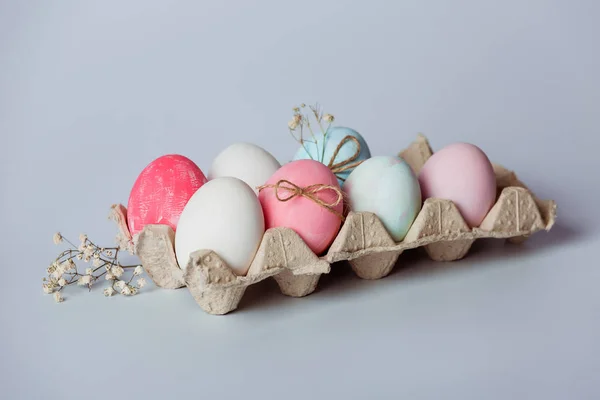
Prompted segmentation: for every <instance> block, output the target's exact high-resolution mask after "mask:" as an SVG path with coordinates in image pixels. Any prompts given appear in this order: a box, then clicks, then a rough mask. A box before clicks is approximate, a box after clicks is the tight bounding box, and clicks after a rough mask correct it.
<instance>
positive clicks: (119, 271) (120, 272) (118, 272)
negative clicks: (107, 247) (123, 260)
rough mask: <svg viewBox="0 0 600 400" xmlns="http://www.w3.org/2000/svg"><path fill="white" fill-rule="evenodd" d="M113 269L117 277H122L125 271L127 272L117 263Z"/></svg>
mask: <svg viewBox="0 0 600 400" xmlns="http://www.w3.org/2000/svg"><path fill="white" fill-rule="evenodd" d="M111 271H112V273H113V275H114V276H116V277H117V278H120V277H121V275H123V272H125V271H124V270H123V268H122V267H121V266H120V265H116V266H114V267H112V268H111Z"/></svg>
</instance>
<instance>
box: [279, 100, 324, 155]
mask: <svg viewBox="0 0 600 400" xmlns="http://www.w3.org/2000/svg"><path fill="white" fill-rule="evenodd" d="M305 107H306V105H305V104H301V105H300V107H294V109H293V111H294V116H293V117H292V120H291V121H290V122H289V123H288V128H289V130H290V134H291V135H292V137H293V138H294V140H296V141H297V142H299V143H300V145H301V146H302V147H303V148H304V151H306V154H308V156H309V157H310V158H311V159H313V160H314V158H313V156H312V154H311V153H310V152H309V151H308V149H307V148H306V146H305V142H308V143H313V144H314V145H315V148H316V150H317V158H318V160H317V161H320V162H322V163H324V164H325V161H324V160H325V142H326V141H327V134H328V133H329V128H330V127H331V124H332V122H333V121H334V117H333V115H331V114H323V112H322V110H321V107H320V106H319V104H318V103H317V104H316V105H314V106H309V107H308V108H309V109H310V111H311V112H312V116H313V118H314V119H315V120H316V122H317V124H318V126H319V129H320V132H321V134H322V135H323V141H322V148H321V150H320V151H319V147H318V145H317V144H318V139H317V136H316V135H315V132H314V131H313V129H312V126H311V123H310V118H309V114H303V113H302V109H304V108H305ZM323 121H325V122H326V123H327V127H326V128H324V124H323ZM304 127H306V128H307V129H308V131H309V132H310V135H311V137H312V141H311V140H306V139H304ZM296 131H299V132H300V137H296V135H295V134H294V132H296ZM319 153H320V154H319Z"/></svg>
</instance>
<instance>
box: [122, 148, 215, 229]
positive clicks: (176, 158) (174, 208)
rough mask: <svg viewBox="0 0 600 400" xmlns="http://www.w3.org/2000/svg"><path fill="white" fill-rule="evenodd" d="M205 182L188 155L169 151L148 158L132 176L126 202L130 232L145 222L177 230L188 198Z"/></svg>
mask: <svg viewBox="0 0 600 400" xmlns="http://www.w3.org/2000/svg"><path fill="white" fill-rule="evenodd" d="M205 183H206V177H205V176H204V174H203V173H202V171H201V170H200V168H198V166H197V165H196V164H195V163H194V162H193V161H192V160H190V159H189V158H187V157H184V156H181V155H177V154H169V155H165V156H162V157H159V158H157V159H156V160H154V161H152V162H151V163H150V164H148V166H146V168H144V170H143V171H142V173H141V174H140V175H139V176H138V178H137V179H136V181H135V183H134V185H133V189H131V193H130V195H129V202H128V204H127V224H128V226H129V231H130V232H131V234H132V235H135V234H136V233H138V232H140V231H141V230H142V229H144V226H146V225H148V224H160V225H168V226H170V227H171V228H172V229H173V230H176V229H177V223H178V222H179V216H180V215H181V212H182V211H183V209H184V207H185V205H186V204H187V202H188V200H189V199H190V197H192V195H193V194H194V193H196V191H197V190H198V189H199V188H200V187H201V186H202V185H204V184H205Z"/></svg>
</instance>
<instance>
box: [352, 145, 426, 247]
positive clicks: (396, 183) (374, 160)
mask: <svg viewBox="0 0 600 400" xmlns="http://www.w3.org/2000/svg"><path fill="white" fill-rule="evenodd" d="M342 191H343V192H344V193H345V194H346V196H347V197H346V199H347V202H348V205H349V206H350V209H351V210H352V211H364V212H371V213H374V214H376V215H377V217H379V219H380V220H381V222H382V223H383V225H384V226H385V229H386V230H387V231H388V233H389V234H390V236H391V237H392V239H394V240H395V241H396V242H400V241H402V240H403V239H404V237H405V236H406V234H407V233H408V230H409V229H410V227H411V226H412V223H413V222H414V220H415V218H416V217H417V215H418V214H419V211H421V188H420V186H419V180H418V179H417V176H416V175H415V173H414V172H413V171H412V169H411V168H410V166H409V165H408V164H407V163H406V162H405V161H404V160H403V159H401V158H400V157H393V156H376V157H371V158H369V159H368V160H365V161H363V163H362V164H361V165H359V166H358V167H356V169H354V171H352V173H351V174H350V175H349V176H348V178H347V179H346V182H345V183H344V185H343V186H342Z"/></svg>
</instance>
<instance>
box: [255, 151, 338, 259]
mask: <svg viewBox="0 0 600 400" xmlns="http://www.w3.org/2000/svg"><path fill="white" fill-rule="evenodd" d="M283 179H285V180H288V181H290V182H292V183H294V184H295V185H297V186H300V187H303V188H304V187H307V186H310V185H314V184H322V185H330V186H334V187H335V188H337V189H339V185H338V182H337V178H336V177H335V175H333V173H332V172H331V171H330V170H329V168H327V167H326V166H325V165H323V164H321V163H320V162H318V161H313V160H298V161H292V162H290V163H287V164H285V165H283V166H282V167H281V168H280V169H279V170H278V171H277V172H275V174H273V176H272V177H271V178H270V179H269V180H268V181H267V185H275V184H276V183H277V182H278V181H280V180H283ZM279 190H280V192H279V195H280V197H281V198H285V197H288V196H289V194H290V192H289V191H288V190H286V189H284V188H280V189H279ZM314 196H316V197H317V198H318V199H320V200H322V201H323V202H325V203H328V204H333V203H334V202H335V201H336V200H337V198H338V195H337V194H336V193H335V192H334V191H333V190H331V189H326V190H322V191H319V192H316V193H314ZM258 198H259V200H260V203H261V205H262V208H263V213H264V215H265V227H266V228H267V229H269V228H275V227H288V228H291V229H292V230H294V231H295V232H296V233H297V234H298V235H299V236H300V237H301V238H302V240H304V242H306V244H307V245H308V247H309V248H310V249H311V250H312V251H313V252H314V253H315V254H317V255H319V254H321V253H323V251H325V250H326V249H327V247H329V245H330V244H331V243H332V242H333V240H334V239H335V236H336V235H337V233H338V231H339V229H340V226H341V219H340V217H339V216H337V215H335V214H334V213H332V212H331V211H329V210H328V209H326V208H324V207H323V206H321V205H319V204H317V203H315V202H314V201H313V200H311V199H309V198H306V197H304V196H295V197H293V198H291V199H290V200H288V201H280V200H278V199H277V198H276V196H275V189H274V188H271V187H267V188H264V189H262V190H261V191H260V194H259V196H258ZM333 210H335V211H336V212H337V213H338V214H341V213H342V211H343V202H339V203H338V204H337V205H335V206H334V207H333Z"/></svg>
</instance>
